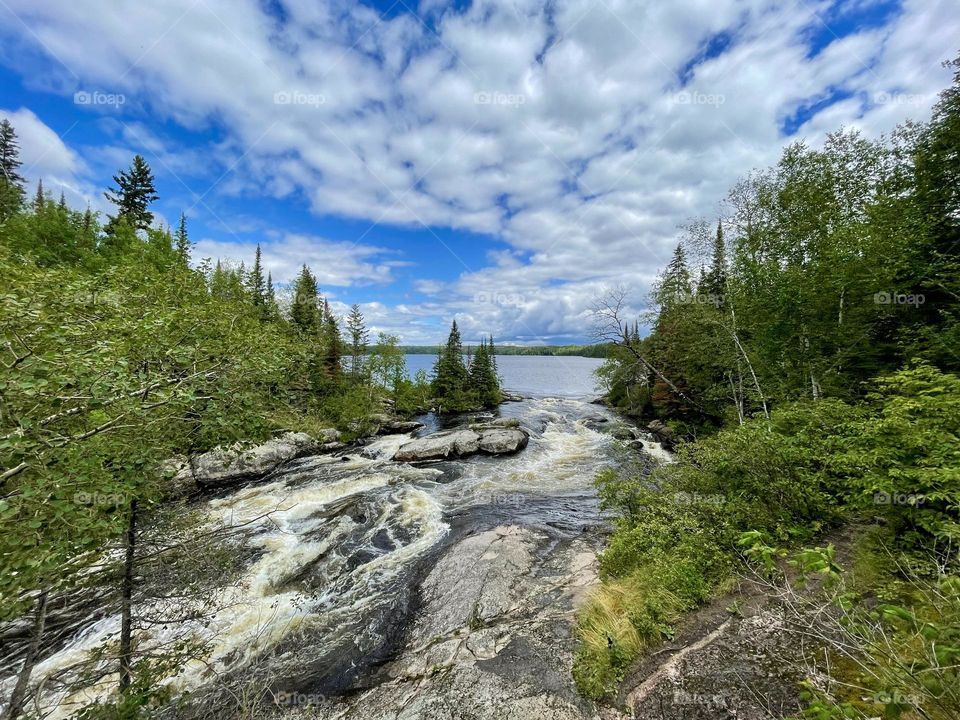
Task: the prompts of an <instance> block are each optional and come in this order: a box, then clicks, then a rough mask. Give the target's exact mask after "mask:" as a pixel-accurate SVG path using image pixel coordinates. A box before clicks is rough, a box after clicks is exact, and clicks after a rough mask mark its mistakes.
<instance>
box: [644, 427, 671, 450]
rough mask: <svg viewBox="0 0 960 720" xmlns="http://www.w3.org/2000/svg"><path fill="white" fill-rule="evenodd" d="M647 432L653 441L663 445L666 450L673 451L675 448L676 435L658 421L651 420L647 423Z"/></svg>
mask: <svg viewBox="0 0 960 720" xmlns="http://www.w3.org/2000/svg"><path fill="white" fill-rule="evenodd" d="M647 431H648V432H649V433H650V434H651V435H653V437H654V439H655V440H656V441H657V442H658V443H660V444H661V445H663V447H664V448H665V449H666V450H673V449H674V448H676V446H677V436H676V434H675V433H674V432H673V430H671V429H670V428H669V427H667V426H666V425H665V424H664V423H662V422H661V421H660V420H651V421H650V422H649V423H647Z"/></svg>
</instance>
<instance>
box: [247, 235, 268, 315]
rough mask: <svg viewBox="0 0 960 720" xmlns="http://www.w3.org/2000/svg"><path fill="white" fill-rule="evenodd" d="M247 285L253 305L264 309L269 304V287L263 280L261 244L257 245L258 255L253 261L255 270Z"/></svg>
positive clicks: (252, 271)
mask: <svg viewBox="0 0 960 720" xmlns="http://www.w3.org/2000/svg"><path fill="white" fill-rule="evenodd" d="M247 285H248V287H249V290H250V297H251V298H252V299H253V304H254V305H256V306H257V307H263V306H264V305H266V302H267V286H266V282H265V281H264V279H263V257H262V252H261V250H260V243H257V253H256V255H255V256H254V259H253V270H251V271H250V275H249V277H248V278H247Z"/></svg>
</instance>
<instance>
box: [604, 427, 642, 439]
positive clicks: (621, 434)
mask: <svg viewBox="0 0 960 720" xmlns="http://www.w3.org/2000/svg"><path fill="white" fill-rule="evenodd" d="M610 434H611V435H612V436H613V437H614V438H615V439H617V440H636V435H634V433H633V428H629V427H627V426H626V425H617V426H616V427H614V428H613V429H612V430H611V431H610Z"/></svg>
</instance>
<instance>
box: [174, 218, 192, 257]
mask: <svg viewBox="0 0 960 720" xmlns="http://www.w3.org/2000/svg"><path fill="white" fill-rule="evenodd" d="M174 247H175V248H176V251H177V258H178V259H179V260H180V262H181V263H182V264H183V265H187V264H189V263H190V237H189V236H188V235H187V216H186V215H185V214H184V213H183V212H181V213H180V224H179V225H178V226H177V234H176V236H175V240H174Z"/></svg>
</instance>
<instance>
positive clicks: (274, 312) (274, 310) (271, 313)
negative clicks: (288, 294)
mask: <svg viewBox="0 0 960 720" xmlns="http://www.w3.org/2000/svg"><path fill="white" fill-rule="evenodd" d="M264 317H265V318H266V319H267V320H276V319H277V318H279V317H280V308H279V307H278V306H277V294H276V292H275V291H274V289H273V274H272V273H270V272H269V271H268V272H267V290H266V311H265V313H264Z"/></svg>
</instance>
